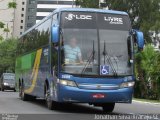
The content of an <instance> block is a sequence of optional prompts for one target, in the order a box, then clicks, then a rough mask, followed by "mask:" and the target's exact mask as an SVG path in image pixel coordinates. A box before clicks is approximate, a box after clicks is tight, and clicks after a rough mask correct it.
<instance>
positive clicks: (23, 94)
mask: <svg viewBox="0 0 160 120" xmlns="http://www.w3.org/2000/svg"><path fill="white" fill-rule="evenodd" d="M20 92H21V93H20V95H21V100H23V101H27V100H28V95H27V94H25V93H24V86H21V90H20Z"/></svg>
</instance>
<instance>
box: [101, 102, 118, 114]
mask: <svg viewBox="0 0 160 120" xmlns="http://www.w3.org/2000/svg"><path fill="white" fill-rule="evenodd" d="M114 106H115V103H105V104H103V105H102V108H103V112H104V113H111V112H113V110H114Z"/></svg>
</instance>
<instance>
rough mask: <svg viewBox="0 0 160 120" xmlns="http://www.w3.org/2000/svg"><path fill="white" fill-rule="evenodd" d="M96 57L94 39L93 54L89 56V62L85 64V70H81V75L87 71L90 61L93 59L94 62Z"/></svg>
mask: <svg viewBox="0 0 160 120" xmlns="http://www.w3.org/2000/svg"><path fill="white" fill-rule="evenodd" d="M94 58H95V47H94V40H93V48H92V53H91V55H90V56H89V58H88V60H87V63H86V64H85V66H84V68H83V70H82V72H81V75H83V73H84V72H85V71H86V69H87V67H88V65H90V63H91V60H93V62H94Z"/></svg>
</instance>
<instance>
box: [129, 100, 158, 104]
mask: <svg viewBox="0 0 160 120" xmlns="http://www.w3.org/2000/svg"><path fill="white" fill-rule="evenodd" d="M132 101H133V102H139V103H145V104H152V105H160V103H153V102H145V101H139V100H132Z"/></svg>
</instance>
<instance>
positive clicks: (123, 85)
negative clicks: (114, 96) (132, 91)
mask: <svg viewBox="0 0 160 120" xmlns="http://www.w3.org/2000/svg"><path fill="white" fill-rule="evenodd" d="M134 84H135V82H134V81H131V82H124V83H122V84H121V85H120V88H127V87H133V86H134Z"/></svg>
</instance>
